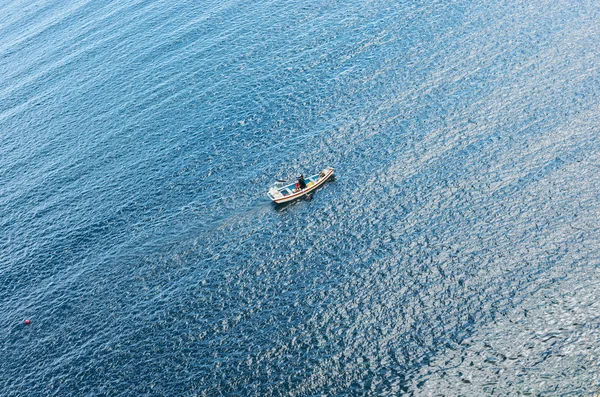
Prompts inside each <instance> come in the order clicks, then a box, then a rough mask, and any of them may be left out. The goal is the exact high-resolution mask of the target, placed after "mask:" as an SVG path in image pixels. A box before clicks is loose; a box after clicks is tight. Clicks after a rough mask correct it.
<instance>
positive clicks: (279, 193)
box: [267, 167, 334, 204]
mask: <svg viewBox="0 0 600 397" xmlns="http://www.w3.org/2000/svg"><path fill="white" fill-rule="evenodd" d="M333 171H334V169H333V168H331V167H327V168H325V169H324V170H323V171H321V172H320V173H319V174H316V175H312V176H310V177H308V178H306V179H305V181H306V188H304V189H301V190H299V191H298V190H296V189H295V184H293V183H292V184H290V185H286V186H283V187H280V188H276V187H272V188H271V189H269V192H268V193H267V195H268V196H269V198H270V199H271V200H272V201H273V202H275V203H277V204H280V203H287V202H288V201H292V200H296V199H298V198H300V197H302V196H305V195H306V194H308V193H310V192H312V191H314V190H316V189H318V188H319V187H320V186H322V185H323V184H324V183H325V182H326V181H327V180H328V179H329V178H331V176H333Z"/></svg>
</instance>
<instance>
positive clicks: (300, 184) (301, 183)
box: [296, 175, 306, 189]
mask: <svg viewBox="0 0 600 397" xmlns="http://www.w3.org/2000/svg"><path fill="white" fill-rule="evenodd" d="M296 187H297V188H298V187H299V188H300V189H306V182H305V181H304V175H300V177H298V183H297V184H296Z"/></svg>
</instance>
